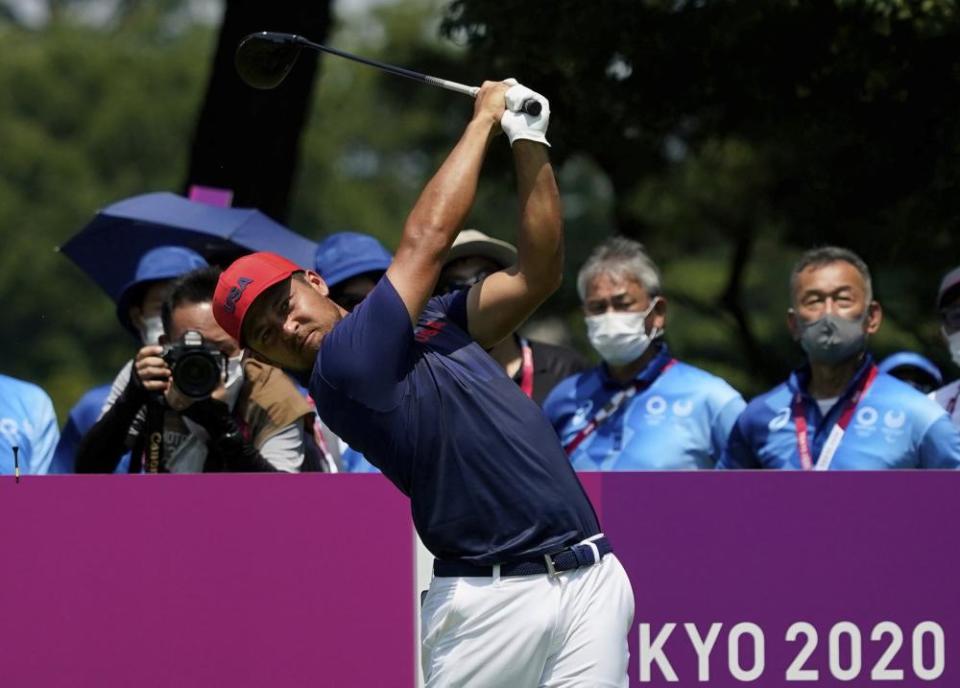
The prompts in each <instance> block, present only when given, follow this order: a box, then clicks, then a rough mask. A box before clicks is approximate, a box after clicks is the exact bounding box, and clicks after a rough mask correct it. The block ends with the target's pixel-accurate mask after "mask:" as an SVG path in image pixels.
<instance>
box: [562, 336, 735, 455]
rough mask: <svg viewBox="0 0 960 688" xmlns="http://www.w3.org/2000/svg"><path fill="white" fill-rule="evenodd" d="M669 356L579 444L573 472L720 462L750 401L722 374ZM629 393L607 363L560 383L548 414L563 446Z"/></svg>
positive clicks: (660, 356)
mask: <svg viewBox="0 0 960 688" xmlns="http://www.w3.org/2000/svg"><path fill="white" fill-rule="evenodd" d="M670 359H671V356H670V352H669V351H668V350H667V347H666V346H663V347H662V348H661V350H660V351H659V352H658V353H657V355H656V356H654V357H653V358H652V359H651V360H650V363H648V364H647V366H646V367H645V368H644V369H643V370H641V371H640V372H639V373H637V375H636V377H635V378H634V379H633V380H632V381H631V383H630V384H644V383H647V382H649V380H648V379H647V378H652V379H653V381H652V383H650V385H649V387H646V388H645V389H642V390H641V391H639V392H638V393H637V394H635V395H634V396H633V397H631V398H630V399H629V400H628V401H626V402H624V403H623V404H621V405H620V407H619V408H618V409H617V410H616V411H615V412H614V413H613V415H611V416H609V417H608V418H607V419H606V420H605V421H604V422H603V423H601V424H600V425H599V426H598V427H597V429H596V430H595V431H594V432H592V433H591V434H589V435H588V436H587V437H586V438H585V439H584V440H583V441H582V442H581V443H580V444H579V445H577V447H576V448H575V449H574V450H573V451H572V452H571V454H570V461H571V462H572V463H573V466H574V468H576V469H577V470H580V471H639V470H685V469H694V468H713V467H714V466H715V465H716V463H717V461H719V460H720V456H721V455H722V454H723V450H724V448H725V447H726V444H727V438H728V437H729V436H730V430H731V429H732V428H733V424H734V422H735V421H736V420H737V417H738V416H739V415H740V412H741V411H743V409H744V407H745V406H746V402H744V400H743V397H741V396H740V393H739V392H737V391H736V390H735V389H734V388H733V387H731V386H730V385H729V384H727V383H726V382H725V381H724V380H721V379H720V378H719V377H716V376H714V375H711V374H710V373H707V372H706V371H703V370H700V369H699V368H695V367H693V366H691V365H686V364H684V363H680V362H676V363H674V364H673V365H669V361H670ZM667 366H669V367H667ZM661 370H662V371H663V372H662V373H660V372H659V371H661ZM657 373H659V374H657ZM623 389H624V385H623V384H622V383H620V382H619V381H617V380H615V379H613V378H612V377H610V375H609V373H608V371H607V368H606V366H604V365H600V366H597V367H596V368H593V369H591V370H588V371H586V372H584V373H581V374H579V375H574V376H573V377H569V378H567V379H566V380H564V381H563V382H561V383H560V384H559V385H557V387H556V388H555V389H554V390H553V392H552V393H551V394H550V396H549V397H547V401H546V403H545V404H544V411H545V412H546V414H547V417H548V418H549V419H550V422H552V423H553V427H554V428H555V429H556V431H557V434H558V435H559V436H560V440H561V443H562V444H563V445H564V446H566V445H567V444H568V443H570V441H571V440H573V439H574V438H575V437H576V436H577V435H579V433H580V432H581V431H582V430H583V429H584V427H586V426H587V424H588V423H590V422H591V421H592V420H593V419H594V418H595V417H596V415H597V413H598V412H599V411H600V410H601V409H602V408H603V407H604V405H606V404H607V403H608V402H609V401H610V400H611V398H613V396H614V395H615V394H617V393H619V392H621V391H622V390H623Z"/></svg>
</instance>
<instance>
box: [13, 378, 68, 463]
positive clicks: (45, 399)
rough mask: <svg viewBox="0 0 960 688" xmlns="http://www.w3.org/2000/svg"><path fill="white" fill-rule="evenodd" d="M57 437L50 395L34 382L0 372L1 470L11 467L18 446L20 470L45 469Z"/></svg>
mask: <svg viewBox="0 0 960 688" xmlns="http://www.w3.org/2000/svg"><path fill="white" fill-rule="evenodd" d="M59 439H60V430H59V427H58V425H57V415H56V413H55V412H54V410H53V402H52V401H50V397H49V396H48V395H47V393H46V392H44V391H43V390H42V389H40V388H39V387H38V386H37V385H34V384H32V383H30V382H24V381H23V380H17V379H16V378H12V377H7V376H6V375H0V474H6V475H10V474H12V473H13V472H14V471H13V469H14V461H13V447H14V446H17V447H19V448H20V451H19V455H20V473H21V474H24V475H40V474H43V473H47V472H48V471H49V469H50V462H51V461H52V460H53V452H54V450H55V449H56V447H57V441H58V440H59Z"/></svg>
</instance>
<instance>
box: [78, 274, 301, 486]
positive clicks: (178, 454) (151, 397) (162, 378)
mask: <svg viewBox="0 0 960 688" xmlns="http://www.w3.org/2000/svg"><path fill="white" fill-rule="evenodd" d="M218 276H219V270H217V269H216V268H203V269H200V270H195V271H193V272H190V273H187V274H186V275H184V276H183V277H181V278H179V279H178V280H177V281H176V282H175V283H174V285H173V287H172V290H171V292H170V296H169V297H168V299H167V300H166V302H165V303H164V305H163V311H162V313H163V327H164V332H165V334H164V336H163V337H162V338H161V343H162V344H163V346H155V345H147V346H144V347H142V348H141V349H140V350H139V351H138V352H137V355H136V357H135V359H134V364H133V367H132V369H130V372H129V374H127V375H126V377H127V379H126V380H118V382H119V383H120V387H121V388H122V389H123V392H122V393H121V394H120V395H119V397H118V398H117V399H116V400H115V401H114V402H113V404H112V405H111V406H110V407H109V409H108V410H107V411H106V412H105V413H104V415H103V416H102V417H101V418H100V420H99V421H97V423H96V424H95V425H94V426H93V427H92V428H91V429H90V431H89V432H88V433H87V435H86V436H85V437H84V438H83V441H82V442H81V444H80V448H79V450H78V453H77V472H78V473H111V472H113V471H114V469H115V468H116V466H117V463H118V462H119V460H120V457H121V456H122V455H123V454H124V452H126V451H127V450H130V451H131V453H132V460H131V463H130V472H131V473H139V472H172V473H197V472H201V471H236V472H241V471H287V472H296V471H299V470H301V467H302V465H303V462H304V430H305V428H306V426H307V424H308V423H309V422H310V420H312V413H313V412H312V409H311V408H310V406H309V405H308V404H307V402H306V400H305V399H304V398H303V397H302V396H301V395H300V394H299V393H298V392H297V390H296V388H295V387H294V386H293V384H292V383H291V382H290V380H289V379H288V378H287V377H286V376H285V375H284V374H283V373H282V372H281V371H280V370H277V369H276V368H272V367H270V366H267V365H265V364H262V363H260V362H258V361H253V360H247V361H242V360H241V354H242V350H241V349H240V347H239V345H238V344H237V341H236V340H235V339H233V338H232V337H230V336H229V335H227V333H226V332H224V331H223V329H221V328H220V326H219V325H217V323H216V321H215V320H214V318H213V313H212V310H211V304H210V302H211V300H212V298H213V292H214V289H215V288H216V283H217V278H218Z"/></svg>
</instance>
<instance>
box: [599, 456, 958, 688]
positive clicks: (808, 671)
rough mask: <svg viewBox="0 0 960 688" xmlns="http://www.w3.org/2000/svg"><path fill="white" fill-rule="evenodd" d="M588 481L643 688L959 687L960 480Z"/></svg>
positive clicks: (636, 679)
mask: <svg viewBox="0 0 960 688" xmlns="http://www.w3.org/2000/svg"><path fill="white" fill-rule="evenodd" d="M583 478H584V483H585V485H586V486H587V488H588V491H589V492H590V494H591V497H592V498H593V499H594V502H595V504H596V505H597V506H598V511H599V512H600V514H601V520H602V522H603V526H604V530H605V531H606V532H607V534H608V535H609V536H610V537H611V538H612V540H613V543H614V547H615V549H616V551H617V555H618V556H619V557H620V559H621V561H622V562H623V564H624V566H625V567H626V569H627V571H628V572H629V573H630V577H631V580H632V582H633V588H634V592H635V595H636V600H637V611H636V619H635V622H634V627H633V629H632V630H631V635H630V651H631V660H630V679H631V683H630V685H631V686H667V685H698V686H699V685H703V686H709V687H710V688H727V687H730V686H744V685H757V686H764V687H767V686H778V687H779V686H793V685H797V686H801V685H816V686H844V685H846V686H849V685H855V686H858V688H859V687H861V686H874V685H876V686H904V687H906V686H909V687H910V688H914V687H917V686H944V687H947V686H949V687H950V688H955V687H956V686H960V665H958V662H960V656H958V652H957V643H958V641H960V596H958V594H957V591H956V590H957V587H956V586H957V581H958V580H960V548H958V546H957V541H956V528H957V524H958V523H960V500H958V495H960V475H955V474H952V473H943V472H937V471H929V472H919V471H918V472H900V471H892V472H888V473H812V474H803V473H787V472H780V473H759V472H758V473H738V474H722V473H689V474H683V475H678V474H670V473H646V474H640V473H630V474H623V473H621V474H612V473H606V474H602V475H598V474H594V475H584V476H583ZM685 624H687V625H685ZM711 631H712V633H711ZM698 642H699V644H700V647H701V651H700V653H699V654H698V652H697V650H696V649H695V648H696V647H697V643H698ZM711 642H712V651H709V652H708V651H707V648H709V647H710V645H711ZM761 647H762V649H761ZM701 657H702V658H703V659H700V658H701ZM674 676H675V680H676V681H677V682H671V681H669V680H668V678H674Z"/></svg>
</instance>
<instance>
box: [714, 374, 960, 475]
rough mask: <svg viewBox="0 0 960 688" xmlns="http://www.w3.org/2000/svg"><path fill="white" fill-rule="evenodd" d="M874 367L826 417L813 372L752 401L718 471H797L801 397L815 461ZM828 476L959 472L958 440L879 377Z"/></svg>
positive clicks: (891, 381) (913, 395) (908, 390)
mask: <svg viewBox="0 0 960 688" xmlns="http://www.w3.org/2000/svg"><path fill="white" fill-rule="evenodd" d="M872 366H873V359H872V358H871V357H870V356H867V357H866V359H865V361H864V363H863V365H862V366H861V367H860V369H859V370H858V371H857V373H856V375H854V377H853V379H852V380H851V381H850V384H849V385H848V386H847V389H846V390H845V391H844V392H843V394H841V395H840V397H839V398H838V400H837V402H836V403H834V404H833V406H832V407H831V408H830V409H828V410H827V412H826V414H824V413H823V412H822V411H821V409H820V406H819V404H818V403H817V402H816V400H815V399H813V397H811V396H810V394H809V392H808V391H807V389H808V385H809V381H810V369H809V368H808V367H805V368H801V369H800V370H797V371H795V372H794V373H792V374H791V375H790V378H789V379H788V380H787V381H786V382H784V383H783V384H780V385H778V386H777V387H775V388H774V389H772V390H771V391H769V392H767V393H766V394H762V395H761V396H759V397H757V398H756V399H754V400H753V401H751V402H750V403H749V404H748V405H747V408H746V409H745V410H744V412H743V413H742V414H741V415H740V418H739V419H738V420H737V423H736V425H735V426H734V429H733V432H732V433H731V434H730V441H729V443H728V444H727V450H726V451H725V452H724V455H723V457H722V458H721V460H720V464H719V465H718V468H781V469H800V468H802V465H801V462H800V451H799V448H798V443H797V426H796V423H795V421H794V418H793V414H794V398H795V396H796V395H798V394H799V395H800V398H801V399H802V401H803V403H802V404H801V405H800V407H801V408H802V409H803V410H804V415H805V418H806V422H807V426H808V438H809V443H810V445H809V446H810V454H811V458H812V459H813V461H816V460H817V457H819V456H820V453H821V451H822V450H823V447H824V445H825V444H826V441H827V438H828V437H829V436H830V432H831V431H832V430H833V427H834V425H836V423H837V422H838V421H839V419H840V416H841V415H842V414H843V412H844V410H845V409H846V407H847V402H848V401H849V400H850V399H851V398H852V397H853V395H854V394H855V393H856V391H857V390H858V389H860V387H862V386H863V383H864V380H865V377H866V376H867V375H868V374H869V371H870V368H871V367H872ZM829 468H830V470H884V469H890V468H960V433H958V431H957V428H955V427H954V426H953V425H952V424H951V423H950V420H949V419H948V418H947V414H946V413H945V412H944V410H943V409H942V408H940V407H939V406H938V405H937V404H936V403H935V402H933V401H932V400H931V399H929V398H927V397H926V396H924V395H923V394H922V393H921V392H918V391H917V390H916V389H914V388H913V387H911V386H910V385H908V384H906V383H904V382H901V381H900V380H898V379H897V378H895V377H893V376H891V375H887V374H885V373H880V374H878V375H877V376H876V378H875V380H874V381H873V384H871V385H870V386H869V387H868V388H867V390H866V392H865V393H864V394H863V396H862V397H861V399H860V401H859V403H858V404H857V405H856V408H855V410H854V412H853V416H852V417H851V420H850V424H849V425H848V426H847V429H846V432H845V433H844V435H843V439H842V440H841V441H840V445H839V446H838V447H837V450H836V453H835V454H834V456H833V460H832V461H831V463H830V466H829Z"/></svg>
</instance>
